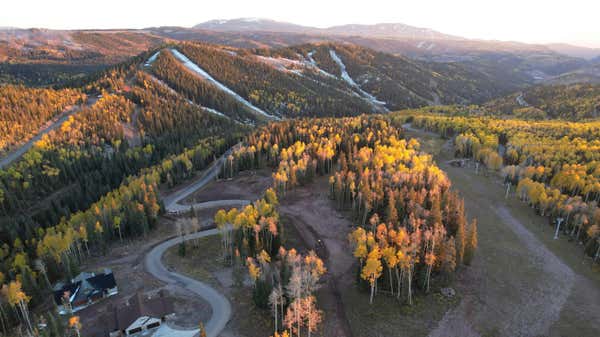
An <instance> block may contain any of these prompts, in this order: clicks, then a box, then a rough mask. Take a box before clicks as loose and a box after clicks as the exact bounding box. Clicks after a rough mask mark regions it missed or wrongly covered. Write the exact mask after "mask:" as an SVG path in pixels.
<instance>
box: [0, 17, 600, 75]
mask: <svg viewBox="0 0 600 337" xmlns="http://www.w3.org/2000/svg"><path fill="white" fill-rule="evenodd" d="M178 41H196V42H207V43H212V44H219V45H224V46H230V47H236V48H250V49H265V48H284V47H289V46H296V45H302V44H307V43H313V44H314V43H316V44H319V43H329V42H334V43H342V44H353V45H358V46H362V47H365V48H369V49H372V50H374V51H377V52H383V53H387V54H391V55H396V56H399V55H400V56H403V57H407V58H409V59H413V60H418V61H422V62H435V63H458V64H460V65H461V66H464V67H467V68H470V69H472V70H476V71H478V72H481V73H484V74H486V75H488V76H490V77H491V78H495V79H497V80H498V81H500V82H501V86H504V87H507V86H508V87H514V86H526V85H531V84H535V83H574V82H600V77H599V76H598V68H599V67H600V50H599V49H593V48H585V47H578V46H571V45H567V44H549V45H541V44H526V43H520V42H510V41H488V40H473V39H466V38H463V37H458V36H453V35H448V34H444V33H441V32H438V31H435V30H431V29H427V28H419V27H413V26H409V25H405V24H401V23H381V24H374V25H359V24H350V25H341V26H333V27H328V28H316V27H308V26H302V25H297V24H292V23H286V22H279V21H274V20H268V19H254V18H241V19H233V20H211V21H207V22H203V23H200V24H198V25H195V26H194V27H192V28H185V27H149V28H145V29H137V30H134V29H132V30H49V29H15V28H5V29H0V80H1V81H11V79H13V80H14V78H15V77H19V78H20V79H18V80H17V81H21V82H25V83H31V84H48V83H53V82H56V81H59V80H64V79H65V78H69V77H73V76H83V75H85V74H86V73H89V72H90V71H95V70H97V69H99V68H102V67H106V66H108V65H111V64H115V63H118V62H122V61H125V60H127V59H128V58H130V57H131V56H133V55H136V54H139V53H141V52H144V51H146V50H148V49H150V48H155V47H158V46H160V45H164V44H168V43H174V42H178ZM47 73H48V74H47ZM27 74H31V76H28V75H27ZM53 74H54V76H52V75H53ZM48 75H49V76H48ZM31 78H33V79H34V80H35V81H33V82H31ZM40 78H43V79H46V81H41V80H40ZM7 79H8V80H7Z"/></svg>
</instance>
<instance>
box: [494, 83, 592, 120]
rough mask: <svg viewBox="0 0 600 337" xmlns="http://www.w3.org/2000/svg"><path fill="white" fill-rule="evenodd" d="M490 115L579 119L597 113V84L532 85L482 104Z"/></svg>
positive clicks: (590, 116)
mask: <svg viewBox="0 0 600 337" xmlns="http://www.w3.org/2000/svg"><path fill="white" fill-rule="evenodd" d="M484 107H485V108H486V109H487V110H489V112H490V113H492V114H507V115H514V116H515V117H523V118H530V119H546V118H560V119H566V120H580V119H584V118H595V117H598V116H600V85H594V84H571V85H551V86H535V87H531V88H529V89H526V90H524V91H523V92H519V93H516V94H513V95H510V96H506V97H503V98H499V99H496V100H492V101H491V102H488V103H486V104H485V105H484Z"/></svg>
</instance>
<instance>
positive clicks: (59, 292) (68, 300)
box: [54, 269, 119, 315]
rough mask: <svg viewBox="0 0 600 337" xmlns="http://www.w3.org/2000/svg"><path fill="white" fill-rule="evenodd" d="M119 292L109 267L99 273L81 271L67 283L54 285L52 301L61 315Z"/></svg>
mask: <svg viewBox="0 0 600 337" xmlns="http://www.w3.org/2000/svg"><path fill="white" fill-rule="evenodd" d="M118 292H119V290H118V288H117V282H116V281H115V277H114V275H113V273H112V271H111V270H110V269H105V270H104V272H102V273H101V274H95V273H86V272H83V273H81V274H79V275H77V276H76V277H75V278H73V279H71V280H70V281H69V282H68V283H58V284H56V285H55V286H54V301H55V302H56V304H57V305H58V312H59V313H60V314H61V315H65V314H68V313H70V312H76V311H79V310H81V309H83V308H85V307H87V306H88V305H90V304H93V303H95V302H97V301H99V300H101V299H103V298H106V297H109V296H113V295H115V294H117V293H118Z"/></svg>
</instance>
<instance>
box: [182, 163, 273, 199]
mask: <svg viewBox="0 0 600 337" xmlns="http://www.w3.org/2000/svg"><path fill="white" fill-rule="evenodd" d="M272 180H273V179H272V178H271V171H270V170H267V169H263V170H257V171H244V172H240V173H239V174H238V176H236V177H234V178H233V179H221V180H218V181H214V182H211V183H209V184H207V185H206V186H205V187H204V188H202V189H200V190H198V191H196V192H194V193H193V194H192V195H190V196H189V197H187V198H185V199H184V200H182V201H181V204H187V205H189V204H195V203H199V202H204V201H211V200H227V199H247V200H255V199H258V198H259V197H261V196H262V194H263V193H264V192H265V190H266V189H267V188H269V187H270V186H271V184H272Z"/></svg>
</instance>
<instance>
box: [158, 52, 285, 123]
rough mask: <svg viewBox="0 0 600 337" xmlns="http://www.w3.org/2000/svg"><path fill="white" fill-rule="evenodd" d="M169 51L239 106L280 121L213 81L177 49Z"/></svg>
mask: <svg viewBox="0 0 600 337" xmlns="http://www.w3.org/2000/svg"><path fill="white" fill-rule="evenodd" d="M170 50H171V52H172V53H173V55H174V56H175V57H176V58H177V59H178V60H179V61H181V62H182V63H183V65H184V66H185V67H186V68H188V69H189V70H191V71H193V72H195V73H196V74H198V75H199V76H200V77H202V78H203V79H205V80H207V81H209V82H210V83H212V84H213V85H215V86H216V87H217V88H219V89H221V90H222V91H225V92H226V93H228V94H229V95H231V96H232V97H233V98H234V99H235V100H237V101H238V102H240V103H241V104H243V105H244V106H246V107H247V108H249V109H250V110H252V111H253V112H255V113H257V114H259V115H262V116H265V117H267V118H269V119H275V120H279V119H280V118H279V117H277V116H273V115H270V114H268V113H266V112H265V111H263V110H262V109H260V108H258V107H256V106H254V105H253V104H252V103H250V102H248V101H247V100H246V99H244V98H243V97H242V96H240V95H238V94H237V93H236V92H235V91H233V90H231V89H229V88H228V87H227V86H225V85H224V84H222V83H221V82H219V81H217V80H216V79H214V78H213V77H212V76H211V75H210V74H209V73H207V72H206V71H205V70H204V69H202V68H200V67H199V66H198V65H197V64H195V63H194V62H192V61H191V60H190V59H189V58H187V56H185V55H183V54H182V53H180V52H179V51H178V50H177V49H175V48H171V49H170Z"/></svg>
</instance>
